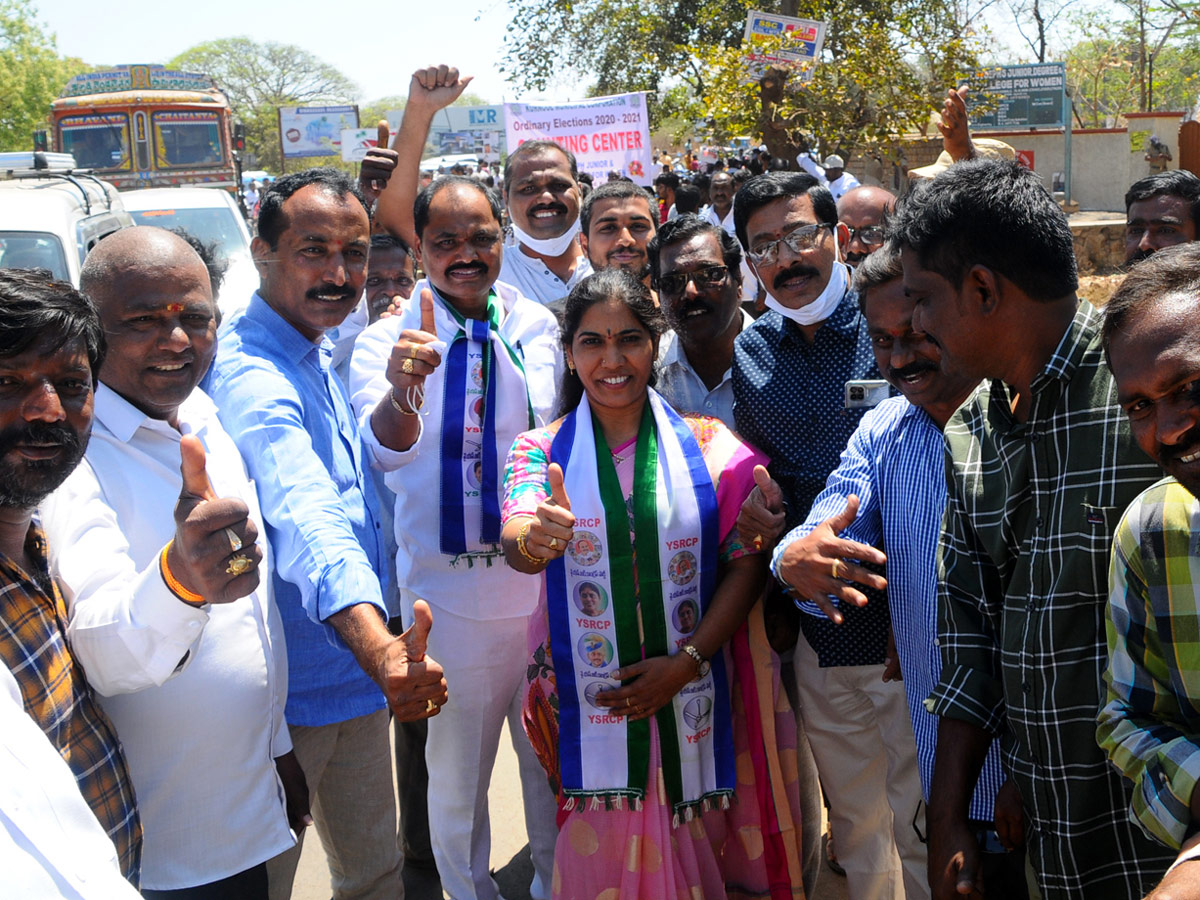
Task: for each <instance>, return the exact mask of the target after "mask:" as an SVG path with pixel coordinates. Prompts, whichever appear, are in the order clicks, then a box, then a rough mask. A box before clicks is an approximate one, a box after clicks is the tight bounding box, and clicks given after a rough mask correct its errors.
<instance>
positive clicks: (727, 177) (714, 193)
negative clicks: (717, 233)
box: [701, 171, 759, 303]
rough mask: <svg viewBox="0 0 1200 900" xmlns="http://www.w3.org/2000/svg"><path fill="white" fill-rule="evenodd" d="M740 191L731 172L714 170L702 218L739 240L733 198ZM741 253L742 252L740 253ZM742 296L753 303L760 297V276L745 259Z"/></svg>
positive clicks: (743, 262) (742, 270)
mask: <svg viewBox="0 0 1200 900" xmlns="http://www.w3.org/2000/svg"><path fill="white" fill-rule="evenodd" d="M737 192H738V185H737V184H736V183H735V182H734V180H733V176H732V175H731V174H730V173H729V172H725V171H721V172H714V173H713V177H712V182H711V183H710V184H709V186H708V195H709V197H710V199H711V200H712V203H711V205H709V207H708V208H707V209H706V210H701V218H702V219H704V220H705V221H706V222H711V223H712V224H713V225H716V226H717V227H718V228H724V229H725V233H726V234H728V235H729V236H730V237H732V238H733V239H734V240H735V241H736V240H737V231H736V229H734V227H733V198H734V196H735V195H736V194H737ZM739 255H740V254H739ZM739 281H740V283H741V298H742V302H743V303H753V302H754V301H755V300H756V299H757V297H758V293H759V291H758V278H757V277H755V275H754V270H753V269H751V268H750V263H749V262H747V261H746V260H745V259H743V260H742V262H741V278H740V279H739Z"/></svg>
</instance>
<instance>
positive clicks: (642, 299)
mask: <svg viewBox="0 0 1200 900" xmlns="http://www.w3.org/2000/svg"><path fill="white" fill-rule="evenodd" d="M607 300H620V301H621V302H622V303H624V304H625V305H626V306H627V307H629V311H630V312H631V313H633V316H634V318H635V319H637V320H638V322H639V323H640V324H641V325H642V327H644V328H645V329H646V330H647V331H648V332H650V335H651V337H655V338H657V337H658V336H659V335H661V334H662V333H663V332H665V331H666V330H667V320H666V318H665V317H664V316H663V311H662V310H661V309H659V308H658V306H657V305H656V304H655V302H654V299H653V298H652V297H651V296H650V289H649V288H647V287H646V285H644V284H642V281H641V279H640V278H638V277H637V276H636V275H634V274H632V273H630V272H627V271H625V270H624V269H601V270H600V271H598V272H595V273H594V274H592V275H589V276H588V277H587V278H585V279H583V280H582V281H581V282H579V284H577V285H575V287H574V288H572V289H571V293H570V294H568V295H567V299H566V302H565V303H564V304H563V311H562V317H561V319H560V322H561V325H560V332H559V334H560V338H561V340H562V345H563V349H564V351H565V350H566V348H568V347H570V346H571V343H572V342H573V341H574V340H575V333H576V332H577V331H579V323H580V322H582V321H583V315H584V313H586V312H587V311H588V310H589V309H591V308H592V307H593V306H595V305H596V304H597V303H604V302H605V301H607ZM650 384H651V385H653V384H654V373H653V372H651V374H650ZM582 397H583V382H582V381H580V379H579V375H578V374H577V373H576V372H574V371H572V370H571V369H565V370H564V371H563V377H562V383H561V384H560V385H559V390H558V411H557V412H556V414H555V415H556V417H557V416H565V415H566V414H567V413H569V412H570V411H571V410H573V409H574V408H575V407H577V406H578V405H579V400H580V398H582Z"/></svg>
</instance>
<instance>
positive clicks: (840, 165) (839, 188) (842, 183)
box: [825, 153, 859, 203]
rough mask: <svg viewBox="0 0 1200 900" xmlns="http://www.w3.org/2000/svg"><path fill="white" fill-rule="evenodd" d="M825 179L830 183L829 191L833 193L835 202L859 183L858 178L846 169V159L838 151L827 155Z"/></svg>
mask: <svg viewBox="0 0 1200 900" xmlns="http://www.w3.org/2000/svg"><path fill="white" fill-rule="evenodd" d="M825 181H826V182H828V184H829V193H831V194H833V201H834V202H835V203H836V202H837V201H838V200H841V199H842V194H844V193H846V192H847V191H852V190H854V189H855V188H856V187H858V185H859V181H858V179H857V178H855V177H854V176H853V175H851V174H850V173H849V172H847V171H846V161H845V160H844V159H842V158H841V157H840V156H838V155H837V154H836V153H831V154H829V156H827V157H825Z"/></svg>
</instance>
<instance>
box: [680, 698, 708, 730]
mask: <svg viewBox="0 0 1200 900" xmlns="http://www.w3.org/2000/svg"><path fill="white" fill-rule="evenodd" d="M711 715H712V701H711V700H709V699H708V698H707V697H693V698H692V699H691V700H689V701H688V702H687V704H686V705H685V706H684V707H683V721H685V722H687V724H688V727H689V728H691V729H692V730H693V731H699V730H700V729H701V728H703V727H704V726H705V725H707V724H708V719H709V717H710V716H711Z"/></svg>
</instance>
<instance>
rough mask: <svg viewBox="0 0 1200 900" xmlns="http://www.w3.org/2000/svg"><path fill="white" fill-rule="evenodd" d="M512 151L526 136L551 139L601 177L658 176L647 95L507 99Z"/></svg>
mask: <svg viewBox="0 0 1200 900" xmlns="http://www.w3.org/2000/svg"><path fill="white" fill-rule="evenodd" d="M504 126H505V134H506V137H507V139H508V152H509V153H512V152H513V151H514V150H516V148H517V147H518V146H520V145H521V144H523V143H525V142H526V141H535V140H550V141H554V143H556V144H558V145H559V146H560V147H565V148H566V149H567V150H570V151H571V152H572V153H574V154H575V158H576V160H578V162H579V171H580V172H587V173H589V174H590V175H591V176H592V177H593V178H594V179H595V180H596V181H597V182H601V181H603V180H604V179H605V178H606V177H607V175H608V173H609V172H619V173H621V174H622V175H625V176H627V177H629V178H630V179H632V180H633V181H635V182H636V183H637V184H643V185H644V184H649V183H650V182H651V181H652V180H653V178H654V174H655V172H654V168H653V164H652V159H653V153H652V152H651V149H650V117H649V115H648V114H647V112H646V96H645V94H643V93H641V92H638V93H634V94H617V95H615V96H612V97H592V98H591V99H588V100H580V101H578V102H575V103H506V104H504Z"/></svg>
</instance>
